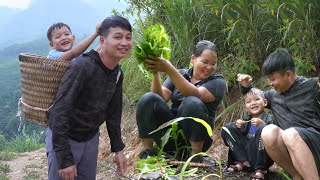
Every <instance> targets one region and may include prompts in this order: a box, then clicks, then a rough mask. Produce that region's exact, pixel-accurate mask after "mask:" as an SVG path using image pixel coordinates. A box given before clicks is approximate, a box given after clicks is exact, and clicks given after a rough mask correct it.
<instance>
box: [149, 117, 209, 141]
mask: <svg viewBox="0 0 320 180" xmlns="http://www.w3.org/2000/svg"><path fill="white" fill-rule="evenodd" d="M182 120H194V121H196V122H198V123H200V124H202V125H203V126H204V127H205V128H206V130H207V133H208V135H209V136H210V137H211V136H212V135H213V132H212V128H211V126H210V125H209V124H208V123H207V122H206V121H204V120H203V119H200V118H195V117H178V118H175V119H172V120H170V121H168V122H166V123H163V124H162V125H161V126H159V127H158V128H157V129H156V130H154V131H152V132H150V133H149V134H152V133H155V132H157V131H159V130H161V129H163V128H166V127H168V126H170V125H172V124H174V123H177V122H179V121H182Z"/></svg>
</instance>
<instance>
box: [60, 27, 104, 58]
mask: <svg viewBox="0 0 320 180" xmlns="http://www.w3.org/2000/svg"><path fill="white" fill-rule="evenodd" d="M100 26H101V23H98V24H97V25H96V30H95V32H94V33H93V34H91V35H90V36H89V37H87V38H86V39H84V40H83V41H81V42H80V43H79V44H78V45H77V46H76V47H74V48H72V49H70V50H69V51H66V52H64V53H63V54H62V55H61V56H60V58H59V60H64V61H71V60H72V59H73V58H75V57H77V56H79V55H80V54H81V53H83V52H84V51H85V50H86V49H87V48H88V47H89V46H90V45H91V44H92V42H93V41H94V40H95V39H96V37H97V36H98V35H99V29H100Z"/></svg>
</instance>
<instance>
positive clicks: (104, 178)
mask: <svg viewBox="0 0 320 180" xmlns="http://www.w3.org/2000/svg"><path fill="white" fill-rule="evenodd" d="M100 131H101V136H100V145H99V156H98V167H97V179H98V180H109V179H137V177H138V176H137V175H135V167H136V161H137V158H138V154H139V152H140V151H141V150H142V147H141V145H140V140H139V138H138V130H137V127H136V122H135V111H134V109H133V108H130V109H126V111H125V112H124V115H123V120H122V136H123V140H124V142H125V144H126V148H125V150H124V152H125V155H126V157H127V159H128V171H127V175H126V176H125V177H122V178H119V177H115V171H116V166H115V164H114V163H113V161H112V158H113V153H111V151H110V141H109V137H108V134H107V131H106V128H105V125H103V126H102V127H101V129H100ZM219 134H220V133H219V132H215V135H214V144H213V146H212V147H211V148H210V149H209V150H208V152H207V153H208V154H209V156H210V157H212V158H214V159H216V160H223V161H226V157H227V152H228V149H227V147H226V146H225V145H224V144H223V141H222V140H221V138H220V136H219ZM0 162H1V163H3V164H8V165H9V166H10V172H9V173H8V175H7V176H8V177H9V178H10V179H13V180H31V179H36V180H38V179H39V180H42V179H47V169H48V167H47V158H46V153H45V149H39V150H37V151H33V152H26V153H22V154H19V155H18V156H17V157H16V158H15V159H13V160H10V161H0ZM273 169H274V170H273V171H277V170H278V169H279V168H277V167H276V168H273ZM197 174H198V176H196V177H188V178H184V179H201V178H203V177H205V176H207V175H209V174H218V175H219V174H220V169H219V168H218V167H215V168H211V169H199V171H198V173H197ZM251 176H252V173H244V172H239V173H226V172H223V177H224V179H226V180H246V179H251ZM172 179H179V178H177V177H175V178H174V177H173V178H172ZM204 179H219V178H217V177H215V176H209V177H207V178H204ZM269 179H272V180H277V179H281V178H280V177H279V175H278V173H274V172H272V173H270V177H269Z"/></svg>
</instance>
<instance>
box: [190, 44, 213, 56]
mask: <svg viewBox="0 0 320 180" xmlns="http://www.w3.org/2000/svg"><path fill="white" fill-rule="evenodd" d="M206 49H210V50H212V51H215V52H216V53H218V51H217V47H216V45H215V44H213V43H212V42H210V41H207V40H202V41H199V42H198V43H197V45H196V47H195V48H194V50H193V55H194V56H195V57H199V56H200V55H201V54H202V52H203V51H204V50H206Z"/></svg>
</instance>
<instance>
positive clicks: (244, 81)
mask: <svg viewBox="0 0 320 180" xmlns="http://www.w3.org/2000/svg"><path fill="white" fill-rule="evenodd" d="M237 81H239V83H240V85H241V86H243V87H249V86H250V85H251V82H252V77H251V76H250V75H247V74H240V73H239V74H237Z"/></svg>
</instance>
